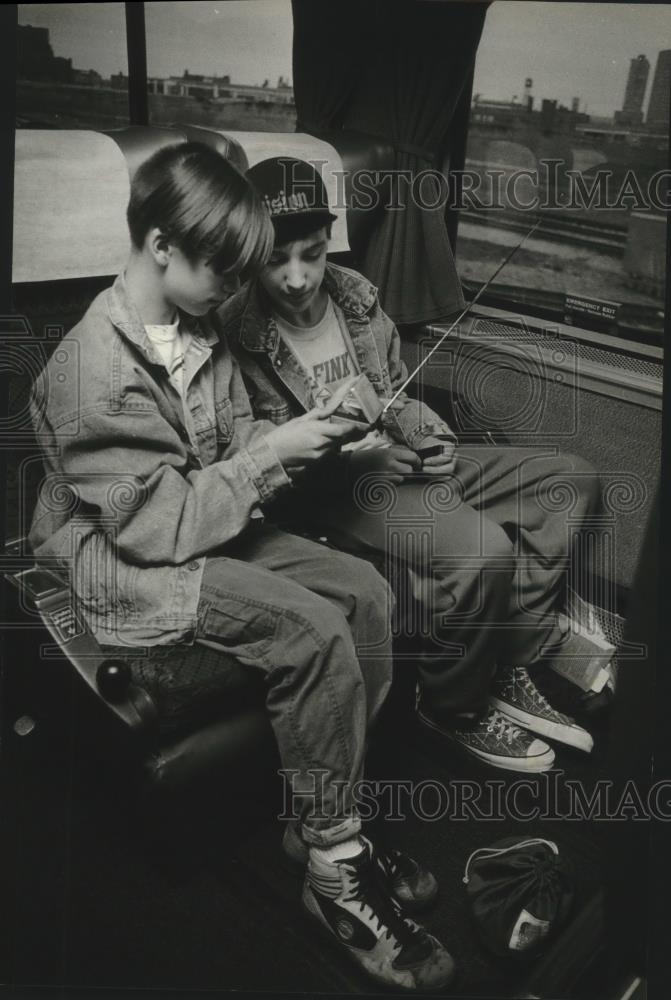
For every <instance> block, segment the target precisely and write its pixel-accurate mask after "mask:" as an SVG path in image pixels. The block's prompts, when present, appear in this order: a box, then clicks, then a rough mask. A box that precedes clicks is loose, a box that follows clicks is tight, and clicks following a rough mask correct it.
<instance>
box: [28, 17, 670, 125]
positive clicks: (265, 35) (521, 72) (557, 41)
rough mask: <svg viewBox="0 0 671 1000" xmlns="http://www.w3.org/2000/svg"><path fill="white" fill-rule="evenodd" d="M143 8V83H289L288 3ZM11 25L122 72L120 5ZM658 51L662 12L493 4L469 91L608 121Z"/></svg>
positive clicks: (665, 33) (89, 63)
mask: <svg viewBox="0 0 671 1000" xmlns="http://www.w3.org/2000/svg"><path fill="white" fill-rule="evenodd" d="M145 9H146V20H147V62H148V67H147V69H148V75H149V76H150V77H163V78H165V77H170V76H181V74H182V73H183V72H184V70H185V69H188V70H189V72H191V73H197V74H204V75H217V76H223V75H225V74H228V75H229V76H230V78H231V80H232V81H234V82H235V83H239V84H252V85H255V84H256V85H260V84H262V83H263V81H264V79H268V80H269V81H270V83H271V85H272V86H274V85H275V83H276V82H277V79H278V77H280V76H283V77H284V78H285V80H287V79H288V80H289V81H290V82H291V76H292V75H291V38H292V22H291V7H290V2H289V0H228V2H223V3H222V2H219V3H216V2H214V3H210V2H205V3H203V2H192V3H188V4H187V3H153V2H150V3H146V4H145ZM250 15H251V16H250ZM19 20H20V23H22V24H33V25H34V26H43V27H47V28H49V32H50V40H51V44H52V47H53V50H54V54H55V55H56V56H65V57H71V58H72V62H73V66H75V67H76V68H77V69H82V70H86V69H94V70H97V71H98V72H100V73H101V74H102V75H103V76H105V77H109V76H111V75H112V74H113V73H118V72H119V71H122V72H127V61H126V51H125V34H124V22H123V5H122V4H118V3H98V4H90V3H85V4H21V5H20V6H19ZM215 26H216V28H217V30H215ZM222 38H223V39H224V41H223V42H222V41H221V39H222ZM541 39H542V42H543V44H542V45H541V44H540V42H541ZM189 40H191V44H189ZM548 40H551V44H548ZM665 48H671V30H670V29H669V19H668V9H666V7H665V6H662V7H659V6H655V5H652V4H637V5H634V4H610V3H608V4H597V3H587V4H576V3H554V2H544V3H529V2H528V0H525V2H524V3H521V2H519V0H499V2H497V3H494V4H492V6H491V8H490V10H489V11H488V14H487V20H486V23H485V29H484V32H483V37H482V41H481V44H480V48H479V52H478V58H477V63H476V72H475V86H474V91H475V92H476V93H480V94H481V96H482V97H483V98H495V97H498V98H500V99H504V100H505V99H508V100H509V99H511V98H512V97H513V96H517V98H518V99H521V98H522V94H523V85H524V78H525V77H527V76H528V77H531V78H532V79H533V81H534V86H533V93H534V96H535V97H536V99H537V101H540V100H541V99H542V98H545V97H547V98H551V99H557V100H558V101H559V102H560V103H562V104H564V105H566V106H567V107H570V106H571V101H572V99H573V98H574V97H579V98H580V108H581V110H586V111H587V113H588V114H592V115H597V116H599V115H604V116H612V115H613V114H614V112H615V111H616V110H618V109H620V108H622V106H623V101H624V94H625V88H626V84H627V78H628V72H629V65H630V61H631V59H633V58H635V57H636V56H638V55H640V54H643V55H645V56H646V57H647V59H648V60H649V61H650V63H651V68H652V69H654V66H655V64H656V60H657V55H658V52H659V51H660V50H663V49H665ZM595 52H597V53H598V54H599V58H598V61H595V59H594V53H595ZM261 54H262V56H263V59H262V67H263V68H262V69H261V71H259V65H260V55H261ZM569 60H570V62H571V65H570V64H569ZM650 77H651V79H650V80H649V81H648V85H647V88H646V94H645V103H644V107H645V106H646V105H647V102H648V100H649V95H650V88H651V85H652V72H651V74H650Z"/></svg>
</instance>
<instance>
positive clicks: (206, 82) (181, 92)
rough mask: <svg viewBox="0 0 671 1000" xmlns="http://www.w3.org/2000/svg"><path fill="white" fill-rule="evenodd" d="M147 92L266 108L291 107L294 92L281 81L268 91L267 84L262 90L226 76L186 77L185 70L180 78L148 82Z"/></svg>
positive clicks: (197, 75) (268, 86) (259, 87)
mask: <svg viewBox="0 0 671 1000" xmlns="http://www.w3.org/2000/svg"><path fill="white" fill-rule="evenodd" d="M148 84H149V91H150V93H153V94H167V95H172V96H176V97H193V98H195V99H196V100H201V101H202V100H210V101H219V100H231V101H242V102H245V103H247V104H252V103H256V102H259V101H261V102H263V103H267V104H290V105H293V103H294V89H293V87H291V86H290V85H289V84H288V83H287V82H286V80H284V78H283V77H280V78H279V80H278V84H277V87H271V86H270V84H269V81H268V80H266V81H265V82H264V84H263V85H262V86H258V87H256V86H252V85H250V84H246V83H231V78H230V76H229V75H228V74H226V75H225V76H205V75H203V74H201V73H189V71H188V69H185V70H184V73H183V74H182V76H171V77H168V78H167V79H158V78H152V79H150V80H149V81H148Z"/></svg>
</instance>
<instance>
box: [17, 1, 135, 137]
mask: <svg viewBox="0 0 671 1000" xmlns="http://www.w3.org/2000/svg"><path fill="white" fill-rule="evenodd" d="M18 20H19V28H18V33H17V96H16V116H17V127H18V128H84V129H87V128H91V129H105V128H115V127H118V126H120V125H127V124H128V57H127V52H126V21H125V9H124V4H123V3H52V4H46V3H45V4H42V3H22V4H19V18H18Z"/></svg>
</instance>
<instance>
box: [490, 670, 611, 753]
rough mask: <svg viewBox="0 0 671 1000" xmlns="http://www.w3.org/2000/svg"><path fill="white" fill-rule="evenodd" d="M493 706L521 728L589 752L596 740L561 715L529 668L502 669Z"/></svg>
mask: <svg viewBox="0 0 671 1000" xmlns="http://www.w3.org/2000/svg"><path fill="white" fill-rule="evenodd" d="M490 703H491V705H492V707H493V708H496V709H498V710H499V711H500V712H503V713H504V714H505V715H507V716H508V717H509V718H510V719H513V720H514V721H515V722H516V723H517V724H518V725H519V726H524V728H525V729H530V730H531V731H532V732H534V733H539V734H540V735H541V736H545V737H546V738H547V739H550V740H557V742H559V743H565V744H567V746H571V747H576V749H578V750H584V751H585V752H586V753H589V752H590V750H591V749H592V747H593V745H594V740H593V739H592V737H591V736H590V734H589V733H588V732H587V730H586V729H583V728H582V726H579V725H578V723H577V722H575V720H574V719H572V718H571V717H570V716H569V715H564V714H563V712H558V711H557V710H556V709H554V708H553V707H552V705H550V703H549V702H548V701H547V699H546V698H544V697H543V695H542V694H541V693H540V691H539V690H538V688H537V687H536V685H535V684H534V682H533V681H532V680H531V677H529V672H528V671H527V669H526V667H499V669H498V670H497V672H496V675H495V677H494V681H493V686H492V696H491V698H490Z"/></svg>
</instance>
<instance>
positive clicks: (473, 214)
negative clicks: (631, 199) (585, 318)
mask: <svg viewBox="0 0 671 1000" xmlns="http://www.w3.org/2000/svg"><path fill="white" fill-rule="evenodd" d="M462 218H463V219H464V220H466V221H467V222H472V223H475V224H476V225H482V226H488V227H490V228H491V227H495V228H496V229H508V230H510V231H511V232H519V233H524V232H528V231H529V229H531V227H532V226H533V225H534V223H535V222H536V221H537V220H540V226H539V227H538V229H537V230H536V233H535V236H536V238H544V239H548V240H555V241H556V242H558V243H570V244H572V245H573V246H575V245H576V244H579V245H580V246H584V247H589V248H590V249H592V250H599V251H600V252H601V253H609V254H612V255H613V256H617V257H620V256H622V255H623V254H624V249H625V246H626V242H627V230H626V227H624V226H616V225H613V224H607V223H600V222H594V221H593V220H591V219H585V220H582V219H576V218H571V217H568V218H567V217H566V216H564V217H563V218H560V217H559V216H558V215H555V214H554V213H549V212H548V213H543V212H529V213H526V212H525V213H524V214H523V216H522V217H520V215H518V214H512V213H507V212H505V211H503V212H502V211H493V212H489V213H487V214H484V213H482V212H478V211H476V210H474V209H464V211H463V212H462Z"/></svg>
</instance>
